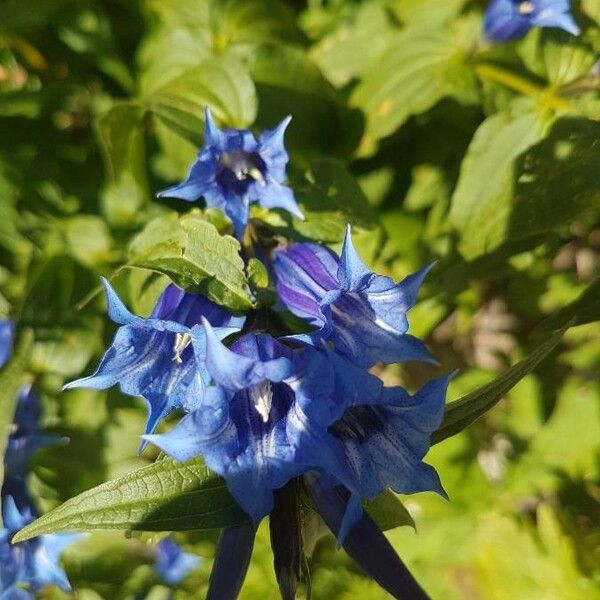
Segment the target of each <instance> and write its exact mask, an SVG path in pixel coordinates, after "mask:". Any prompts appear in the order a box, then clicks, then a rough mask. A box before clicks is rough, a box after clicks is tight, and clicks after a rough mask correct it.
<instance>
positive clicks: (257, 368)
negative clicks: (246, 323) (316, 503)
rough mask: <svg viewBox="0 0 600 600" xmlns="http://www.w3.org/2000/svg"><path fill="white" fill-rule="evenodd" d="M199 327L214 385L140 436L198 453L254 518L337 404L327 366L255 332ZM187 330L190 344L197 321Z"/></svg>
mask: <svg viewBox="0 0 600 600" xmlns="http://www.w3.org/2000/svg"><path fill="white" fill-rule="evenodd" d="M204 328H205V332H206V334H205V335H206V366H207V368H208V371H209V372H210V375H211V377H212V380H213V382H214V384H215V385H213V386H210V387H208V388H207V389H206V393H205V396H204V398H203V400H202V402H201V404H200V406H199V407H198V410H196V411H194V412H192V413H191V414H189V415H186V416H185V417H184V418H183V419H182V421H181V422H180V423H179V424H178V425H177V426H176V427H175V428H174V429H173V430H172V431H170V432H169V433H167V434H164V435H149V436H144V437H145V438H146V439H147V440H150V441H152V442H153V443H154V444H156V445H157V446H158V447H159V448H161V449H162V450H164V451H165V452H166V453H167V454H169V455H170V456H172V457H174V458H176V459H177V460H180V461H186V460H189V459H191V458H193V457H195V456H198V455H202V456H203V457H204V460H205V462H206V464H207V466H208V467H209V468H210V469H212V470H213V471H215V472H216V473H218V474H219V475H221V476H222V477H224V478H225V480H226V482H227V486H228V488H229V490H230V492H231V494H232V495H233V497H234V498H235V499H236V501H237V502H238V504H239V505H240V506H241V507H242V509H244V510H245V511H246V513H248V514H249V515H250V516H251V517H252V519H253V520H254V522H255V523H258V522H259V521H260V520H261V519H262V518H263V517H264V516H265V515H267V514H268V513H269V512H270V511H271V509H272V507H273V490H274V489H277V488H280V487H282V486H283V485H284V484H285V483H287V482H288V481H289V480H290V479H292V478H293V477H296V476H297V475H300V474H301V473H303V472H305V471H306V470H307V468H309V466H310V465H311V464H312V462H314V457H313V456H312V453H307V452H305V449H308V448H310V449H311V452H312V448H313V447H314V444H312V443H309V441H308V440H310V439H311V438H312V437H313V436H316V437H319V436H321V435H322V432H324V431H326V427H327V426H328V425H329V424H331V423H333V422H334V421H335V420H337V419H338V418H339V417H340V416H341V413H342V411H343V406H341V405H339V406H336V405H335V403H334V402H333V401H332V399H331V398H332V391H333V372H332V370H331V367H330V365H329V363H328V361H327V359H326V358H325V356H324V355H323V354H322V353H319V352H317V351H315V350H313V349H311V348H307V349H303V350H300V351H293V350H292V349H290V348H288V347H286V346H284V345H283V344H281V343H279V342H278V341H277V340H275V339H274V338H272V337H271V336H269V335H266V334H254V333H251V334H247V335H245V336H243V337H241V338H240V339H238V340H236V341H235V342H234V343H233V344H232V346H231V348H226V347H225V346H224V345H223V344H222V343H221V342H220V341H219V340H218V338H217V337H216V335H215V333H214V332H213V331H212V328H211V327H210V325H209V324H208V322H206V321H204ZM192 337H193V343H194V348H195V347H196V345H197V342H198V340H202V339H203V335H201V334H200V332H199V328H194V333H193V336H192Z"/></svg>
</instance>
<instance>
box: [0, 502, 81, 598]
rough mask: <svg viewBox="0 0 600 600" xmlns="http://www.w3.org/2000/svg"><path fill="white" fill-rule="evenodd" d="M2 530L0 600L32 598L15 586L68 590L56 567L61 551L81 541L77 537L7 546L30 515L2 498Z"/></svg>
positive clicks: (47, 537)
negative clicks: (51, 586)
mask: <svg viewBox="0 0 600 600" xmlns="http://www.w3.org/2000/svg"><path fill="white" fill-rule="evenodd" d="M2 518H3V523H4V525H3V528H1V529H0V597H1V598H33V596H32V595H30V594H28V593H27V592H25V591H24V590H21V589H19V588H17V586H23V585H26V586H29V587H30V588H31V589H32V590H33V591H38V590H40V589H41V588H43V587H45V586H47V585H56V586H58V587H60V588H61V589H63V590H65V591H69V590H70V589H71V586H70V585H69V580H68V579H67V576H66V574H65V572H64V571H63V569H62V568H61V567H60V565H59V561H60V556H61V554H62V552H63V550H64V549H65V548H66V547H67V546H69V545H70V544H72V543H73V542H75V541H76V540H78V539H80V538H81V535H80V534H58V535H43V536H40V537H38V538H35V539H33V540H28V541H26V542H22V543H20V544H14V545H13V544H11V543H10V540H11V538H12V536H13V535H14V534H15V533H17V531H19V530H20V529H22V528H23V527H25V525H27V524H28V523H30V522H31V521H33V519H34V515H33V512H32V510H31V509H30V508H25V509H22V510H19V509H18V508H17V505H16V504H15V502H14V500H13V498H12V497H11V496H4V497H3V498H2Z"/></svg>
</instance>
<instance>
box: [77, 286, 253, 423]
mask: <svg viewBox="0 0 600 600" xmlns="http://www.w3.org/2000/svg"><path fill="white" fill-rule="evenodd" d="M102 283H103V285H104V290H105V292H106V299H107V304H108V314H109V316H110V318H111V319H112V320H113V321H114V322H115V323H118V324H119V325H121V327H119V329H118V330H117V333H116V335H115V338H114V341H113V343H112V345H111V347H110V348H109V349H108V350H107V351H106V353H105V354H104V357H103V358H102V360H101V361H100V365H99V366H98V369H97V370H96V372H95V373H94V374H93V375H91V376H89V377H84V378H83V379H78V380H76V381H73V382H71V383H69V384H67V385H66V386H65V389H71V388H76V387H88V388H94V389H106V388H108V387H111V386H113V385H115V384H119V387H120V388H121V391H122V392H123V393H125V394H129V395H131V396H141V397H142V398H144V399H145V400H146V402H147V404H148V412H149V415H148V421H147V424H146V433H150V432H152V431H154V429H155V428H156V426H157V424H158V422H159V421H160V420H161V419H163V418H164V417H166V416H167V415H168V414H169V413H170V412H171V411H172V410H173V409H175V408H182V409H184V410H191V409H193V408H194V407H195V406H196V404H197V402H198V401H199V399H200V398H201V396H202V394H203V387H204V382H203V378H204V377H206V375H205V373H206V371H205V369H204V367H203V364H204V362H203V360H202V356H201V352H202V351H201V346H202V344H201V342H198V343H197V351H196V352H195V353H194V352H192V348H191V345H190V342H191V328H192V327H193V326H194V325H195V324H197V323H200V319H201V318H202V317H206V319H207V320H208V321H209V322H210V323H212V324H213V325H214V326H215V332H216V335H217V336H219V337H221V338H223V337H226V336H228V335H229V334H231V333H233V332H234V331H238V330H239V328H240V327H241V326H242V324H243V323H244V318H243V317H234V316H232V315H230V314H229V313H228V312H227V311H226V310H225V309H223V308H221V307H220V306H217V305H216V304H214V303H213V302H211V301H210V300H208V299H207V298H205V297H204V296H202V295H200V294H188V293H186V292H184V291H183V290H181V289H179V288H178V287H176V286H175V285H172V284H171V285H169V286H168V287H167V288H166V289H165V291H164V292H163V293H162V294H161V296H160V298H159V299H158V301H157V303H156V306H155V307H154V310H153V311H152V314H151V315H150V317H149V318H147V319H145V318H142V317H138V316H136V315H133V314H132V313H130V312H129V311H128V310H127V308H126V307H125V306H124V304H123V303H122V302H121V300H120V299H119V297H118V296H117V294H116V293H115V291H114V290H113V289H112V287H111V286H110V284H109V283H108V282H107V281H106V280H105V279H103V280H102ZM199 353H200V355H199Z"/></svg>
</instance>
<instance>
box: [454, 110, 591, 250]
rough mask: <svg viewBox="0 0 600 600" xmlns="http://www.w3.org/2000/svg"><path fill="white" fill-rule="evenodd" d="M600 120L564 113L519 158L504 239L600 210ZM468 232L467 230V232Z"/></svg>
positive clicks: (558, 226)
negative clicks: (564, 116)
mask: <svg viewBox="0 0 600 600" xmlns="http://www.w3.org/2000/svg"><path fill="white" fill-rule="evenodd" d="M598 139H600V122H598V121H594V120H592V119H576V118H563V119H559V120H558V121H556V123H555V124H554V125H553V127H552V129H551V130H550V132H549V133H548V135H547V137H546V138H545V139H544V140H542V141H541V142H540V143H539V144H536V145H535V146H533V147H531V148H530V149H529V150H527V151H526V152H525V153H524V154H523V155H522V156H520V157H519V159H518V160H517V163H516V166H515V181H516V183H515V186H514V193H513V199H512V202H511V209H512V210H511V212H510V219H509V222H508V224H507V226H506V233H505V236H504V238H503V241H514V240H519V239H523V238H526V237H530V236H534V235H537V234H541V233H545V232H547V231H551V230H553V229H561V228H565V227H567V226H568V225H569V224H570V223H571V222H572V221H573V220H574V219H576V218H577V219H581V220H583V219H589V220H590V222H592V221H593V220H594V218H595V217H597V216H598V215H599V214H600V153H599V152H598ZM465 235H466V233H465Z"/></svg>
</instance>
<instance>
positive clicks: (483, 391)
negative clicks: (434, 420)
mask: <svg viewBox="0 0 600 600" xmlns="http://www.w3.org/2000/svg"><path fill="white" fill-rule="evenodd" d="M565 331H566V328H564V329H561V330H560V331H558V332H556V333H555V334H554V335H552V336H551V337H550V338H548V339H547V340H546V341H545V342H544V343H543V344H540V345H539V346H538V347H537V348H536V349H535V350H534V351H533V352H532V353H531V354H530V355H529V356H528V357H527V358H525V359H523V360H522V361H520V362H519V363H517V364H516V365H514V366H513V367H511V368H510V369H509V370H508V371H506V372H505V373H503V374H502V375H500V377H498V378H497V379H495V380H494V381H492V382H491V383H489V384H487V385H485V386H483V387H482V388H480V389H478V390H475V391H474V392H471V393H470V394H467V395H466V396H464V397H463V398H461V399H460V400H456V401H455V402H451V403H450V404H448V405H447V406H446V411H445V414H444V420H443V421H442V424H441V426H440V427H439V429H438V430H437V431H436V432H435V433H434V434H433V435H432V437H431V443H432V444H437V443H438V442H441V441H443V440H445V439H446V438H449V437H451V436H453V435H456V434H457V433H459V432H461V431H462V430H463V429H465V428H466V427H468V426H469V425H471V424H472V423H473V422H474V421H476V420H477V419H478V418H479V417H481V416H482V415H484V414H485V413H486V412H487V411H488V410H490V409H491V408H492V407H493V406H494V405H495V404H497V403H498V402H499V401H500V400H501V399H502V397H503V396H504V394H506V392H508V391H509V390H510V389H511V388H512V387H513V386H514V385H516V384H517V383H518V382H519V381H520V380H521V379H523V377H525V376H526V375H528V374H529V373H531V372H532V371H533V370H534V369H535V368H536V367H537V365H538V364H539V363H540V362H541V361H542V360H543V359H544V358H546V356H548V355H549V354H550V352H552V350H554V348H556V346H557V345H558V343H559V342H560V340H561V338H562V336H563V334H564V333H565Z"/></svg>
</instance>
